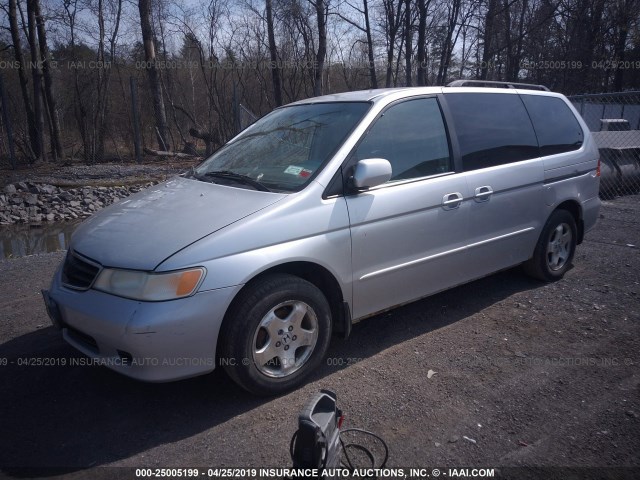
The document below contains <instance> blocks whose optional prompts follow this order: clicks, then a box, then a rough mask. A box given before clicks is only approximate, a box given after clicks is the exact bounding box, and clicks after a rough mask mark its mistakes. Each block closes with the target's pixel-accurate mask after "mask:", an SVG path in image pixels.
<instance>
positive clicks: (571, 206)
mask: <svg viewBox="0 0 640 480" xmlns="http://www.w3.org/2000/svg"><path fill="white" fill-rule="evenodd" d="M556 210H565V211H567V212H569V213H570V214H571V216H572V217H573V219H574V220H575V221H576V228H577V229H578V238H577V239H576V244H577V245H580V244H581V243H582V239H583V238H584V220H583V218H582V207H581V206H580V203H579V202H577V201H576V200H565V201H564V202H562V203H560V204H559V205H558V206H557V207H556V208H555V209H554V210H553V211H554V212H555V211H556ZM551 213H553V212H551Z"/></svg>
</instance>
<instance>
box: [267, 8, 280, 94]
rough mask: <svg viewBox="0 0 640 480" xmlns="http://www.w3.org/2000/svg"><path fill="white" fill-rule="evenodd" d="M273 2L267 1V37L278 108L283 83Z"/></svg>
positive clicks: (272, 81)
mask: <svg viewBox="0 0 640 480" xmlns="http://www.w3.org/2000/svg"><path fill="white" fill-rule="evenodd" d="M271 3H272V2H271V0H266V7H267V12H266V14H267V37H268V38H269V57H270V58H271V65H270V66H269V69H270V70H271V83H272V85H273V100H274V101H275V104H276V107H279V106H280V105H282V81H281V79H280V65H278V48H277V46H276V36H275V33H274V31H273V9H272V5H271Z"/></svg>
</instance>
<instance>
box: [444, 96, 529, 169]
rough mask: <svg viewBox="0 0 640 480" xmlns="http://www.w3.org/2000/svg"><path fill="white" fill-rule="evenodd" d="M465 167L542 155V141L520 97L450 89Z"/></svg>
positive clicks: (501, 162)
mask: <svg viewBox="0 0 640 480" xmlns="http://www.w3.org/2000/svg"><path fill="white" fill-rule="evenodd" d="M445 98H446V100H447V105H448V106H449V109H450V110H451V114H452V116H453V123H454V124H455V127H456V134H457V136H458V142H459V143H460V151H461V154H462V166H463V169H464V170H465V171H468V170H477V169H479V168H487V167H493V166H496V165H503V164H505V163H512V162H519V161H521V160H528V159H531V158H536V157H538V156H539V149H538V142H537V139H536V135H535V133H534V131H533V127H532V125H531V120H529V115H527V111H526V110H525V108H524V105H523V104H522V100H520V97H519V96H518V95H515V94H500V93H448V94H447V95H446V97H445Z"/></svg>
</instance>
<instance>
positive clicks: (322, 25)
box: [309, 0, 329, 96]
mask: <svg viewBox="0 0 640 480" xmlns="http://www.w3.org/2000/svg"><path fill="white" fill-rule="evenodd" d="M309 1H310V3H311V5H313V8H314V9H315V11H316V25H317V27H318V50H317V51H316V58H315V60H316V61H315V70H314V78H313V95H314V96H318V95H322V80H323V73H324V62H325V60H326V56H327V15H328V9H329V5H328V2H325V0H315V1H313V0H309Z"/></svg>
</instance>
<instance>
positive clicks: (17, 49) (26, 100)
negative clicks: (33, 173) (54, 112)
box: [8, 0, 40, 161]
mask: <svg viewBox="0 0 640 480" xmlns="http://www.w3.org/2000/svg"><path fill="white" fill-rule="evenodd" d="M8 13H9V28H10V30H11V40H12V42H13V55H14V57H15V59H16V62H17V65H18V78H19V80H20V92H21V93H22V102H23V104H24V109H25V112H26V115H27V125H28V131H29V140H28V142H26V146H27V147H28V150H29V154H30V157H31V160H32V161H34V160H35V159H36V158H39V157H40V151H38V143H37V137H38V129H37V126H36V119H35V115H34V112H33V106H32V104H31V99H30V97H29V91H28V86H29V78H28V76H27V64H26V62H25V59H24V54H23V52H22V41H21V39H20V28H19V26H18V8H17V0H9V12H8Z"/></svg>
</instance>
